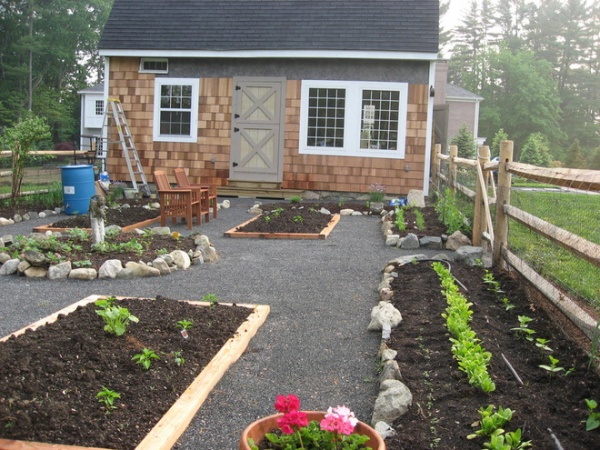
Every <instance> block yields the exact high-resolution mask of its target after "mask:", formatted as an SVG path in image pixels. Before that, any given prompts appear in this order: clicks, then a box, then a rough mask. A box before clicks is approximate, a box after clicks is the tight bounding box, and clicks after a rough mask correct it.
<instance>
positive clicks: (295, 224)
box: [235, 202, 369, 233]
mask: <svg viewBox="0 0 600 450" xmlns="http://www.w3.org/2000/svg"><path fill="white" fill-rule="evenodd" d="M262 208H263V214H262V215H261V217H260V218H259V219H257V220H254V221H252V222H250V223H248V224H247V225H244V226H239V227H237V228H236V229H235V230H236V231H242V232H245V233H320V232H321V231H322V230H323V228H325V227H326V226H327V224H328V223H329V221H330V220H331V215H329V214H321V213H320V212H319V211H320V210H321V208H325V209H326V210H328V211H329V212H330V213H331V214H337V213H339V212H340V210H341V209H346V208H349V209H354V210H355V211H361V212H368V211H369V208H368V207H367V206H366V205H365V204H364V203H344V204H342V205H340V204H338V203H332V202H321V203H317V202H300V203H296V204H293V203H289V202H288V203H284V202H281V203H269V204H266V205H263V206H262Z"/></svg>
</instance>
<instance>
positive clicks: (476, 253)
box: [454, 245, 483, 266]
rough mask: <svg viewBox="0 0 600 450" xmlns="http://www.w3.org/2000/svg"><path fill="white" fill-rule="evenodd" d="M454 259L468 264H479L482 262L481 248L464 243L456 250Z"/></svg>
mask: <svg viewBox="0 0 600 450" xmlns="http://www.w3.org/2000/svg"><path fill="white" fill-rule="evenodd" d="M454 260H455V261H457V262H464V263H465V264H467V265H469V266H479V265H481V264H482V262H483V248H481V247H473V246H472V245H465V246H464V247H461V248H459V249H458V250H456V254H455V256H454Z"/></svg>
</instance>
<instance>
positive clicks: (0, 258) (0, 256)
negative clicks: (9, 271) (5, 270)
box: [0, 239, 11, 264]
mask: <svg viewBox="0 0 600 450" xmlns="http://www.w3.org/2000/svg"><path fill="white" fill-rule="evenodd" d="M0 247H4V245H3V244H2V240H1V239H0ZM10 259H11V258H10V255H9V254H8V253H6V252H0V264H4V263H5V262H6V261H9V260H10Z"/></svg>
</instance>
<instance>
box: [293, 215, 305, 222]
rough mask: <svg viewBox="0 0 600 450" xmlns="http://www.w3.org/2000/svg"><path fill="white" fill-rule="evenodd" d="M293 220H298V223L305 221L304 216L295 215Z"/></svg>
mask: <svg viewBox="0 0 600 450" xmlns="http://www.w3.org/2000/svg"><path fill="white" fill-rule="evenodd" d="M292 220H293V221H294V222H296V223H302V222H304V217H302V216H294V217H293V218H292Z"/></svg>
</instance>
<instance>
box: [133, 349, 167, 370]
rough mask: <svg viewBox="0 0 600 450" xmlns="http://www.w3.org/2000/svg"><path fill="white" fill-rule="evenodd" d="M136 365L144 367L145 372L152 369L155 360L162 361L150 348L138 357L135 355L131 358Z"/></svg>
mask: <svg viewBox="0 0 600 450" xmlns="http://www.w3.org/2000/svg"><path fill="white" fill-rule="evenodd" d="M131 359H132V360H133V361H135V362H136V364H139V365H140V366H142V367H143V368H144V369H145V370H148V369H150V366H151V365H152V360H153V359H160V358H159V356H158V355H157V354H156V352H155V351H154V350H150V349H149V348H144V349H143V350H142V352H141V353H138V354H137V355H133V358H131Z"/></svg>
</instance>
